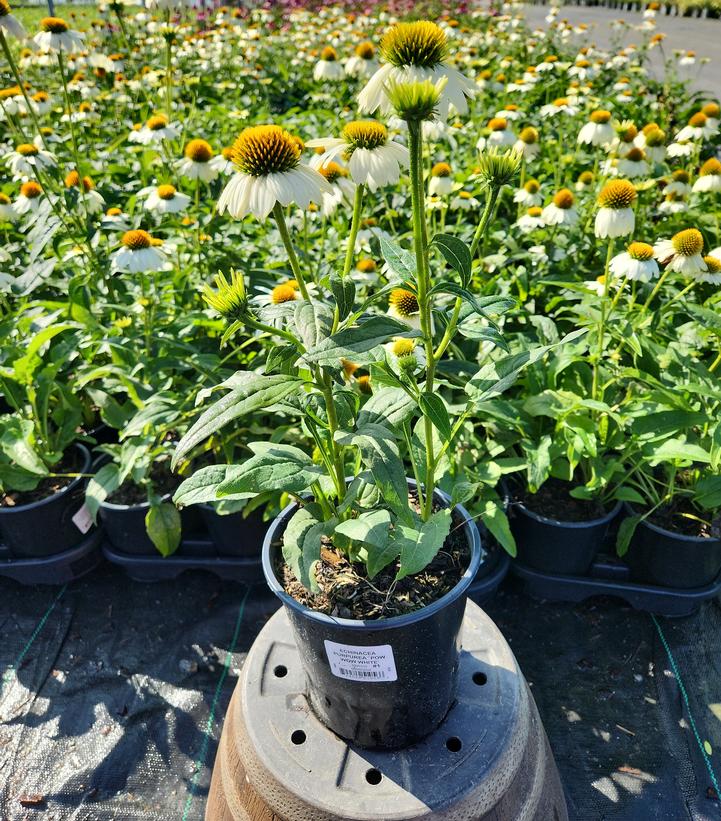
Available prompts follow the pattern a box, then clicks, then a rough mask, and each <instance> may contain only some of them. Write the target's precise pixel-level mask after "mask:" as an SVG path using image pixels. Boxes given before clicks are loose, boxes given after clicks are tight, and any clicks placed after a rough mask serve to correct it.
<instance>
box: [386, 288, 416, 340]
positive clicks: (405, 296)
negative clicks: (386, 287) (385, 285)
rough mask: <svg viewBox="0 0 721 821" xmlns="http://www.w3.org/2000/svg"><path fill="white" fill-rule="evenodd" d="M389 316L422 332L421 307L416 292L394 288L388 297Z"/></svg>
mask: <svg viewBox="0 0 721 821" xmlns="http://www.w3.org/2000/svg"><path fill="white" fill-rule="evenodd" d="M388 315H389V316H392V317H393V318H394V319H399V320H400V321H401V322H405V323H406V325H409V326H410V327H411V328H415V329H416V330H420V327H421V314H420V306H419V305H418V297H417V296H416V294H415V292H414V291H409V290H407V289H406V288H394V289H393V290H392V291H391V294H390V296H389V297H388Z"/></svg>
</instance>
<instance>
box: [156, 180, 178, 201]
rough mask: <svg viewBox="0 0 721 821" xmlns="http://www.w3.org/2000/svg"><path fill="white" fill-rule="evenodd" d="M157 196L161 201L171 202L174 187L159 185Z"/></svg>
mask: <svg viewBox="0 0 721 821" xmlns="http://www.w3.org/2000/svg"><path fill="white" fill-rule="evenodd" d="M158 196H159V197H160V199H161V200H172V199H173V197H174V196H175V186H174V185H167V184H166V185H159V186H158Z"/></svg>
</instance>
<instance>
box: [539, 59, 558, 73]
mask: <svg viewBox="0 0 721 821" xmlns="http://www.w3.org/2000/svg"><path fill="white" fill-rule="evenodd" d="M558 68H560V65H559V62H558V57H556V55H555V54H550V55H549V56H548V57H544V58H543V61H542V62H540V63H539V64H538V65H537V66H536V71H537V72H539V74H547V73H548V72H551V71H553V70H554V69H558Z"/></svg>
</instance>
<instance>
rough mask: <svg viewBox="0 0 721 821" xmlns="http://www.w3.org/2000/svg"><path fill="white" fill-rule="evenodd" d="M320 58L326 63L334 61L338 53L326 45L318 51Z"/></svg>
mask: <svg viewBox="0 0 721 821" xmlns="http://www.w3.org/2000/svg"><path fill="white" fill-rule="evenodd" d="M320 59H321V60H325V61H326V62H327V63H335V61H336V60H337V59H338V53H337V52H336V50H335V49H334V48H333V46H326V47H325V48H324V49H323V51H321V53H320Z"/></svg>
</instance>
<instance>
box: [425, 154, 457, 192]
mask: <svg viewBox="0 0 721 821" xmlns="http://www.w3.org/2000/svg"><path fill="white" fill-rule="evenodd" d="M455 188H456V184H455V182H454V181H453V171H452V169H451V166H450V165H448V163H447V162H437V163H436V164H435V165H434V166H433V168H431V177H430V179H429V180H428V193H429V194H430V195H431V196H440V197H446V196H448V194H452V193H453V191H454V190H455Z"/></svg>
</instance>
